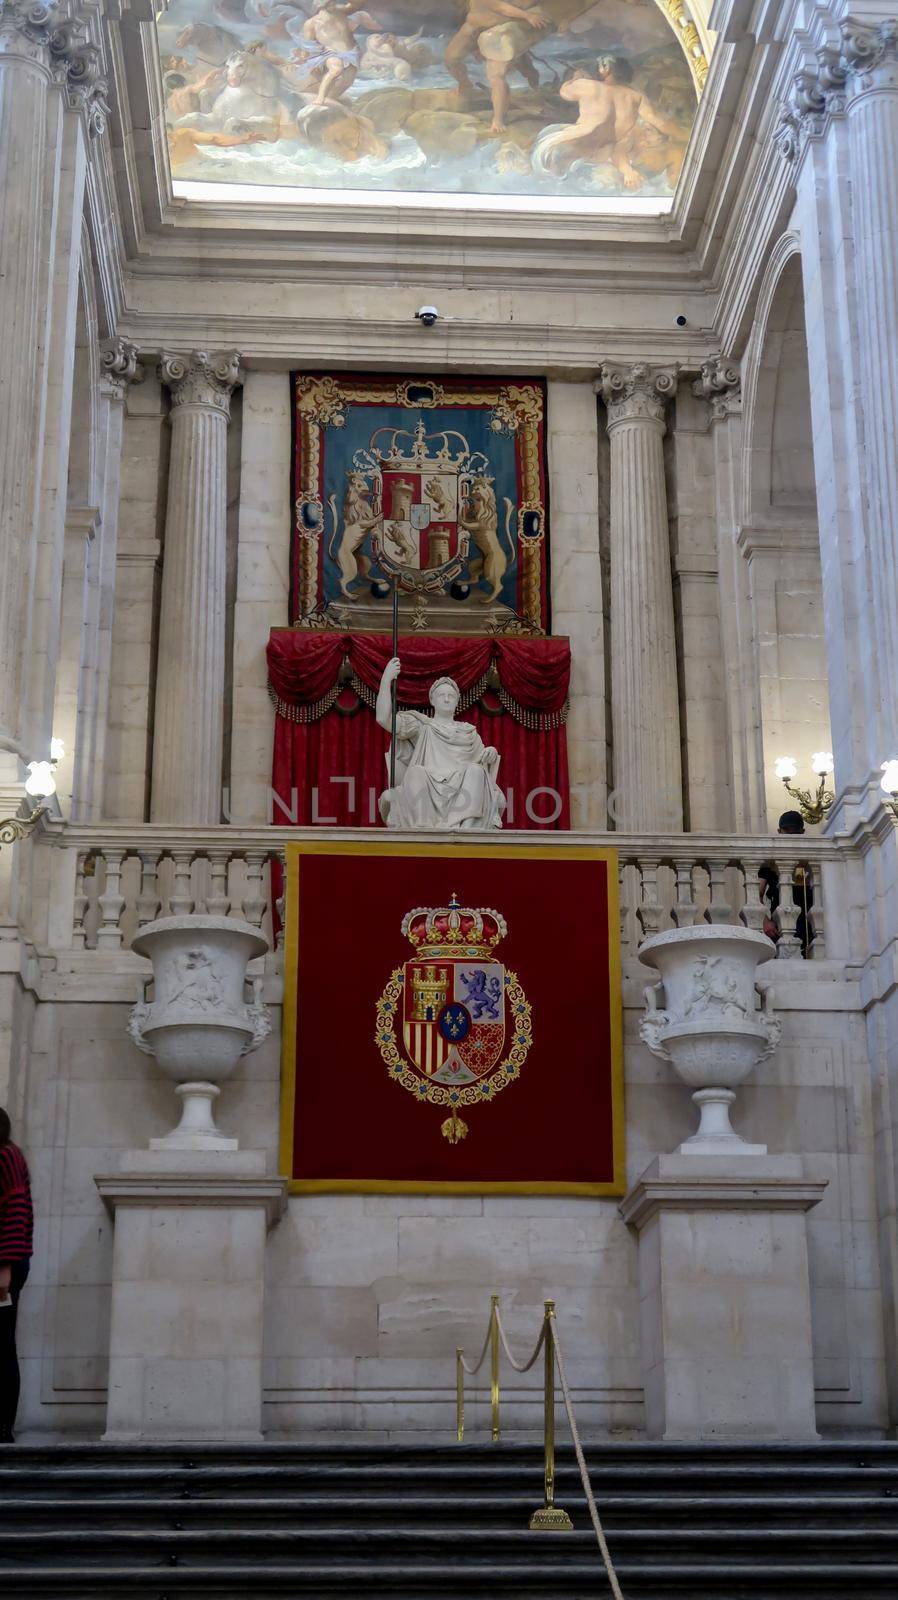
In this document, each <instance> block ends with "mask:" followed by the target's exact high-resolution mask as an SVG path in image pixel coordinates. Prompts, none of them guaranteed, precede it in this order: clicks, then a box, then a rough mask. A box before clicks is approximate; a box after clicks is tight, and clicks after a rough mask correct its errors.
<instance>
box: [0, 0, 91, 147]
mask: <svg viewBox="0 0 898 1600" xmlns="http://www.w3.org/2000/svg"><path fill="white" fill-rule="evenodd" d="M0 54H2V55H17V56H22V55H24V56H26V57H27V58H28V59H30V60H32V61H38V62H40V63H41V65H42V66H43V67H44V68H45V69H46V70H47V71H48V72H49V75H50V77H51V78H52V80H53V82H54V83H57V84H58V85H59V87H60V88H61V89H62V91H63V93H64V94H65V97H66V100H67V101H68V103H69V105H70V106H72V107H73V108H74V109H75V110H78V111H81V112H83V113H84V115H85V117H86V119H87V124H88V129H89V131H90V133H91V134H94V135H96V134H99V133H101V132H102V130H103V128H104V127H105V126H106V117H107V115H108V113H109V107H108V105H107V102H106V92H107V84H106V79H105V77H104V76H103V73H102V70H101V52H100V48H99V45H96V44H93V43H92V42H91V41H90V39H89V38H88V37H87V23H86V21H85V20H84V18H83V17H81V16H79V7H78V5H77V0H76V4H75V5H74V6H73V7H70V8H69V12H68V14H66V13H65V12H64V11H63V9H62V7H60V6H58V5H47V4H45V0H0Z"/></svg>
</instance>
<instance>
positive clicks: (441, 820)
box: [376, 656, 505, 829]
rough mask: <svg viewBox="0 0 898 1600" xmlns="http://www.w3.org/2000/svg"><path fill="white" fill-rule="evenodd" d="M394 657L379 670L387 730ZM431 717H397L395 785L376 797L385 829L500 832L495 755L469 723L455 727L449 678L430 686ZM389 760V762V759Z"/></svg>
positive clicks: (455, 696) (380, 715)
mask: <svg viewBox="0 0 898 1600" xmlns="http://www.w3.org/2000/svg"><path fill="white" fill-rule="evenodd" d="M398 676H399V657H398V656H393V658H392V660H390V661H388V662H387V665H386V667H385V668H384V674H383V677H382V678H381V680H380V689H379V690H378V695H377V707H376V715H377V720H378V722H379V723H380V726H381V727H382V728H385V729H386V730H387V732H389V731H390V725H391V711H392V700H391V694H392V686H393V684H394V683H395V681H396V679H397V678H398ZM429 698H430V703H431V705H432V706H433V716H432V717H428V716H425V715H424V713H423V712H421V711H399V712H397V715H396V786H395V788H392V789H387V790H386V791H385V792H384V793H383V794H382V795H381V797H380V814H381V816H382V817H383V819H384V822H385V823H386V824H387V827H388V828H447V829H450V828H501V826H502V812H503V811H504V809H505V796H504V795H503V793H502V791H501V789H500V788H499V787H498V785H497V783H496V778H497V775H498V772H499V759H500V758H499V752H498V751H497V750H494V749H493V747H492V746H491V745H485V744H484V743H483V741H482V739H481V737H480V735H479V733H478V732H477V729H476V728H474V727H473V726H472V724H471V723H470V722H457V721H456V718H455V713H456V711H457V710H458V703H459V700H460V698H461V696H460V694H459V689H458V684H457V683H456V682H455V681H454V679H453V678H438V679H437V681H436V683H434V684H432V685H431V689H430V696H429ZM388 760H389V757H388Z"/></svg>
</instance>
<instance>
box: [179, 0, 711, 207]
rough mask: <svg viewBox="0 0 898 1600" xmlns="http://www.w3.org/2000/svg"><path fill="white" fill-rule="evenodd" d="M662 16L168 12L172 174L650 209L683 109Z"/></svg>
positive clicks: (317, 8)
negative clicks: (620, 202) (622, 200)
mask: <svg viewBox="0 0 898 1600" xmlns="http://www.w3.org/2000/svg"><path fill="white" fill-rule="evenodd" d="M662 7H663V8H664V9H662ZM665 11H666V12H667V13H668V15H669V16H670V17H671V19H672V20H671V21H668V19H667V16H666V15H665ZM676 13H677V5H676V3H675V0H368V3H367V4H366V5H357V4H354V3H353V0H170V4H169V6H168V9H167V11H166V12H165V13H164V14H163V16H162V17H161V18H160V20H159V21H158V24H157V27H158V37H159V50H160V57H161V64H162V77H163V84H164V91H165V108H166V120H167V127H168V141H169V150H170V155H171V168H172V177H173V179H174V180H175V181H176V182H177V181H178V180H188V181H190V180H193V181H196V180H199V181H202V182H210V181H212V182H216V181H218V182H223V183H229V184H255V185H258V184H265V185H276V186H289V187H293V188H299V189H302V190H305V191H309V190H329V191H333V190H337V191H347V192H349V193H350V194H351V193H352V192H358V191H368V193H369V194H370V193H372V192H373V193H377V192H390V193H396V192H398V193H399V194H403V195H409V196H410V197H411V196H413V195H415V194H424V193H426V194H431V195H433V194H445V195H453V194H454V195H496V196H503V195H504V196H532V197H535V198H536V197H542V198H544V199H550V200H552V201H553V202H555V203H557V202H558V201H559V200H562V201H563V200H564V199H566V198H567V199H570V200H576V201H578V202H580V201H582V200H584V199H594V200H603V199H613V198H618V197H634V198H636V197H641V198H643V199H645V198H648V197H655V198H657V199H658V200H663V199H665V198H667V197H669V196H670V195H672V193H673V191H674V188H675V186H676V182H677V178H678V176H679V171H680V167H681V165H682V162H683V156H684V153H685V149H686V144H687V141H688V138H689V133H690V130H691V127H692V122H693V118H694V116H695V111H696V89H695V83H694V75H693V73H694V66H693V69H692V70H691V68H690V63H689V61H688V60H687V56H686V54H685V53H684V49H683V48H682V47H681V43H680V42H679V40H678V38H677V35H676V33H675V32H674V26H673V19H674V18H675V16H676ZM693 31H694V30H693ZM309 197H310V198H311V196H309Z"/></svg>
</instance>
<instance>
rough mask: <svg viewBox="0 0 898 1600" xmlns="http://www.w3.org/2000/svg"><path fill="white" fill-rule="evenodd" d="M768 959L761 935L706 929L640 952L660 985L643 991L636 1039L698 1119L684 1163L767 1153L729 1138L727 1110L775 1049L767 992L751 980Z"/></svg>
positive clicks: (667, 936) (775, 1021)
mask: <svg viewBox="0 0 898 1600" xmlns="http://www.w3.org/2000/svg"><path fill="white" fill-rule="evenodd" d="M775 955H776V946H775V945H774V944H773V941H772V940H771V939H768V938H767V936H766V934H763V933H756V932H754V931H753V930H752V929H750V928H742V927H730V926H729V925H728V924H719V925H716V924H713V923H705V924H703V925H700V926H699V927H697V928H676V929H674V930H673V931H672V932H670V933H656V934H654V935H653V937H652V938H650V939H646V941H645V944H644V945H643V946H642V947H641V949H640V951H639V959H640V961H643V962H645V965H646V966H647V967H654V968H655V970H656V972H658V973H659V974H660V978H661V982H660V983H656V984H650V985H649V986H648V988H647V989H646V990H645V1002H646V1011H645V1015H644V1016H643V1018H642V1022H641V1024H640V1030H639V1031H640V1034H641V1035H642V1038H643V1039H644V1041H645V1043H646V1044H647V1045H648V1047H649V1049H650V1050H651V1051H652V1054H653V1055H656V1056H660V1057H661V1059H662V1060H663V1061H669V1062H670V1063H671V1064H672V1066H673V1069H674V1071H675V1072H676V1073H677V1074H678V1076H679V1077H680V1078H682V1080H683V1082H684V1083H686V1084H688V1085H689V1087H690V1089H692V1090H693V1091H694V1093H693V1096H692V1098H693V1100H694V1101H695V1103H696V1105H697V1106H698V1107H699V1109H700V1111H701V1120H700V1122H699V1126H698V1129H697V1131H696V1132H695V1133H694V1134H693V1135H692V1137H691V1139H686V1140H685V1141H684V1143H683V1144H681V1145H680V1147H679V1148H680V1153H681V1154H683V1155H723V1154H729V1155H766V1153H767V1146H766V1145H765V1144H747V1143H746V1141H745V1140H744V1139H741V1138H740V1137H739V1135H738V1134H737V1133H736V1132H735V1131H734V1130H733V1128H732V1126H731V1123H730V1107H731V1105H732V1104H733V1101H734V1100H735V1098H736V1096H735V1093H734V1090H735V1089H736V1088H737V1087H738V1085H739V1084H740V1083H742V1081H743V1080H744V1079H745V1078H747V1077H748V1074H749V1073H750V1072H751V1071H752V1069H753V1068H754V1067H756V1066H757V1065H758V1062H759V1061H763V1060H764V1058H765V1057H766V1056H769V1055H772V1054H773V1051H774V1050H775V1049H776V1047H777V1045H778V1044H779V1041H780V1033H781V1030H782V1024H781V1023H780V1021H779V1018H778V1017H775V1016H774V1015H773V1012H772V1009H771V994H770V989H769V988H768V987H767V986H766V985H765V984H762V983H759V982H758V977H757V968H758V966H759V965H760V964H761V962H763V961H769V960H770V959H771V958H772V957H773V956H775ZM662 989H663V999H662V994H661V991H662ZM659 1000H661V1002H662V1003H661V1004H660V1005H659Z"/></svg>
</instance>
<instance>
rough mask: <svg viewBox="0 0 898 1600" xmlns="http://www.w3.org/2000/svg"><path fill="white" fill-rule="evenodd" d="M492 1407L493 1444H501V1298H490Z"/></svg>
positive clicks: (493, 1296)
mask: <svg viewBox="0 0 898 1600" xmlns="http://www.w3.org/2000/svg"><path fill="white" fill-rule="evenodd" d="M490 1405H491V1408H492V1417H493V1444H498V1442H499V1296H498V1295H497V1294H494V1295H491V1297H490Z"/></svg>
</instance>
